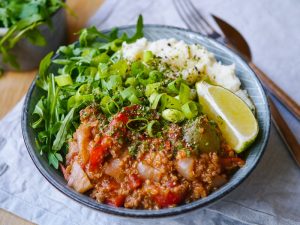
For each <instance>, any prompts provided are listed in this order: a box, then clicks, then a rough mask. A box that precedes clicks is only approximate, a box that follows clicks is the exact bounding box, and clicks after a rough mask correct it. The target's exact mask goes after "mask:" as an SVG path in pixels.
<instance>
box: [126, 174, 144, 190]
mask: <svg viewBox="0 0 300 225" xmlns="http://www.w3.org/2000/svg"><path fill="white" fill-rule="evenodd" d="M142 183H143V180H142V179H141V178H139V176H138V175H137V174H132V175H130V176H129V187H130V189H133V190H134V189H137V188H139V187H140V186H141V185H142Z"/></svg>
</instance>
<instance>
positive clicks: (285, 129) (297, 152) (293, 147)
mask: <svg viewBox="0 0 300 225" xmlns="http://www.w3.org/2000/svg"><path fill="white" fill-rule="evenodd" d="M268 100H269V105H270V110H271V114H272V120H273V122H274V125H275V127H276V128H277V130H278V132H279V134H280V136H281V137H282V139H283V141H284V142H285V144H286V145H287V147H288V149H289V151H290V153H291V155H292V156H293V158H294V159H295V161H296V163H297V165H298V166H299V167H300V145H299V143H298V141H297V139H296V137H295V136H294V134H293V132H292V131H291V130H290V128H289V126H288V125H287V123H286V122H285V120H284V119H283V118H282V116H281V114H280V112H279V111H278V109H277V107H276V105H275V104H274V102H273V100H272V99H271V97H268Z"/></svg>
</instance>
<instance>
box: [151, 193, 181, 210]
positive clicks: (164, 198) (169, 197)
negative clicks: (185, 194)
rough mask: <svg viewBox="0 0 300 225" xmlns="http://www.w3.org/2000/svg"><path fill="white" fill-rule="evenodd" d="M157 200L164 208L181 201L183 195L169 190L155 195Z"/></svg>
mask: <svg viewBox="0 0 300 225" xmlns="http://www.w3.org/2000/svg"><path fill="white" fill-rule="evenodd" d="M154 200H155V202H156V203H157V204H158V205H159V206H160V207H162V208H165V207H168V206H171V205H176V204H178V203H180V202H181V200H182V196H181V195H180V194H179V193H174V192H171V191H169V192H168V193H166V194H164V193H160V194H158V195H155V196H154Z"/></svg>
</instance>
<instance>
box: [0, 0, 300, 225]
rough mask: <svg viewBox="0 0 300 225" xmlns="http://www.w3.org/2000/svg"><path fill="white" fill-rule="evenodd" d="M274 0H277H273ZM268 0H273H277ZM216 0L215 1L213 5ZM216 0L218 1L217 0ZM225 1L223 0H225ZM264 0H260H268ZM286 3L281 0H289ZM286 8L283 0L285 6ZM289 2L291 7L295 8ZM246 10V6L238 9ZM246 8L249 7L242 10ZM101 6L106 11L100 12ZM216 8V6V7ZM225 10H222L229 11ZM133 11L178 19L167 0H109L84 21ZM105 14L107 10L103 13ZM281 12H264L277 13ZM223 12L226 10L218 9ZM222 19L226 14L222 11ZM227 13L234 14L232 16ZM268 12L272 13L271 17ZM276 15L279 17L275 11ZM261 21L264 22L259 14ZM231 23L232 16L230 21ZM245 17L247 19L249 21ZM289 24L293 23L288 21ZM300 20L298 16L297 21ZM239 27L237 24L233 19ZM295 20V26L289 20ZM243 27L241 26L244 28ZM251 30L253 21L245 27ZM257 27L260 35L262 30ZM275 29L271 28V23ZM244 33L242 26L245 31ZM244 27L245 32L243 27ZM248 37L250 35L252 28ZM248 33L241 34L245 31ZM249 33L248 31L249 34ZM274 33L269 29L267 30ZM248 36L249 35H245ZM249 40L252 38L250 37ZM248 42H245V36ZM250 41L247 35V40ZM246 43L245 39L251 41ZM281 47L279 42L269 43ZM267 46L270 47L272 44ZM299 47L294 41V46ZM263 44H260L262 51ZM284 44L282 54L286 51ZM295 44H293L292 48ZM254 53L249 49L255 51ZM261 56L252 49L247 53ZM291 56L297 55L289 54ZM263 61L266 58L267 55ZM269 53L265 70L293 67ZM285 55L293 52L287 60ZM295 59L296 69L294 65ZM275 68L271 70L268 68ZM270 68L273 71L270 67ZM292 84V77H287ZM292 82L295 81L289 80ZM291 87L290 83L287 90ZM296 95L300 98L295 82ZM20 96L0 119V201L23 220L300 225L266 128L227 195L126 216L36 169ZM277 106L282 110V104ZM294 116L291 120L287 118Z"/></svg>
mask: <svg viewBox="0 0 300 225" xmlns="http://www.w3.org/2000/svg"><path fill="white" fill-rule="evenodd" d="M276 1H277V2H279V0H276ZM276 1H272V2H276ZM208 2H209V1H203V2H202V3H203V5H205V6H206V7H207V8H208V9H217V11H218V10H219V12H221V9H222V7H223V9H226V10H229V9H231V8H230V7H229V6H228V5H230V4H229V3H223V4H221V1H214V2H213V3H210V4H209V3H208ZM216 2H219V3H220V4H221V5H217V4H216ZM222 2H223V1H222ZM226 2H227V1H226ZM230 2H231V6H232V7H233V6H234V7H235V8H232V11H230V12H238V11H239V10H237V9H236V7H237V8H239V9H240V10H242V9H244V7H250V6H251V7H252V8H251V7H250V8H251V9H252V13H253V14H252V16H253V15H256V14H255V13H257V14H259V13H261V10H259V8H260V6H261V4H262V3H258V2H260V1H258V0H256V4H255V1H254V3H253V5H252V4H250V3H247V5H246V6H242V3H238V2H239V1H230ZM267 2H268V1H267V0H265V3H264V4H265V6H266V5H267ZM287 2H288V3H289V4H290V9H291V10H292V11H293V12H295V11H297V10H298V11H300V5H299V4H298V8H297V7H294V8H293V6H292V4H291V2H292V1H287ZM288 3H285V4H288ZM285 7H286V6H285ZM295 8H296V9H295ZM244 10H245V9H244ZM246 11H247V12H248V11H250V9H247V10H246ZM107 12H108V13H107ZM222 12H223V11H222ZM230 12H228V14H230ZM139 13H143V15H144V18H145V22H146V23H148V22H152V23H160V24H170V25H177V26H184V24H183V23H182V22H181V20H180V18H179V17H178V15H177V14H176V12H175V8H174V7H173V5H172V1H169V0H167V1H146V0H140V1H129V0H123V1H116V0H107V2H106V3H105V4H104V6H102V7H101V9H100V10H99V11H98V13H96V15H95V16H94V17H93V18H92V19H91V21H90V22H89V24H96V25H98V26H100V27H101V28H109V27H111V26H114V25H124V24H134V22H135V20H136V17H137V15H138V14H139ZM246 15H247V13H245V15H238V14H236V17H235V18H239V23H233V24H234V25H237V26H238V24H243V23H245V24H249V23H250V19H249V18H248V17H246ZM107 16H108V17H107ZM276 16H278V17H280V15H277V14H276V15H275V17H274V15H273V16H271V15H270V14H267V15H266V17H267V18H269V19H270V17H272V18H273V17H274V18H275V19H276V18H277V17H276ZM224 17H225V18H226V16H224ZM227 18H231V16H228V17H227ZM233 18H234V17H233ZM274 18H273V19H274ZM280 18H281V17H280ZM260 20H261V21H262V20H264V21H269V20H268V19H263V18H260ZM229 22H237V21H229ZM251 23H252V22H251ZM295 23H296V22H295ZM298 23H299V24H298V25H300V22H298ZM240 26H241V25H240ZM295 26H296V25H295ZM244 30H245V29H244ZM252 30H253V31H255V27H252ZM267 31H268V30H266V31H264V32H265V33H266V34H264V35H265V36H267V35H269V34H268V33H267ZM273 31H274V30H273ZM247 32H249V31H247ZM249 33H251V32H249ZM254 36H255V35H254ZM247 37H248V36H247ZM252 37H253V36H252ZM274 38H276V36H274ZM250 39H251V35H249V41H250ZM251 40H253V39H251ZM250 43H251V41H250ZM253 44H254V42H253ZM251 47H252V46H251ZM275 47H277V49H280V47H279V46H275ZM275 47H274V48H275ZM298 50H299V47H298ZM262 51H263V50H261V52H262ZM287 51H288V50H286V51H283V50H281V53H282V54H283V55H288V54H289V53H287ZM293 51H294V50H293ZM254 53H255V52H254ZM254 56H255V58H258V59H259V58H260V55H259V54H256V55H254ZM295 56H296V54H295ZM268 60H270V59H268ZM268 60H265V61H261V65H262V66H263V67H265V68H266V70H269V73H270V75H271V73H272V71H273V72H274V73H280V71H278V70H280V69H281V73H283V72H285V71H289V72H290V73H286V74H285V76H286V77H288V76H291V77H292V76H293V75H290V74H293V73H292V72H293V70H291V69H289V65H290V64H291V62H290V64H288V65H287V66H286V67H284V68H281V65H279V64H278V65H277V64H272V65H269V64H268V63H267V62H268ZM291 60H292V59H291ZM295 66H298V68H299V69H300V66H299V65H295ZM275 71H276V72H275ZM272 74H273V73H272ZM290 85H291V86H292V85H293V82H290ZM295 87H296V86H295ZM288 91H289V93H293V88H290V89H288ZM295 93H296V95H295V97H296V98H297V99H299V98H300V95H299V93H298V92H296V88H295ZM22 105H23V100H22V101H21V102H20V103H18V105H17V106H16V107H15V108H14V109H13V111H11V112H10V113H9V114H8V115H7V116H6V117H5V118H4V119H3V120H2V121H1V122H0V207H1V208H3V209H5V210H8V211H10V212H12V213H14V214H17V215H19V216H21V217H23V218H26V219H27V220H30V221H32V222H34V223H38V224H46V225H47V224H49V225H53V224H55V225H60V224H64V225H66V224H84V225H94V224H112V225H114V224H157V225H159V224H200V223H201V224H300V207H299V204H300V172H299V168H298V167H297V166H296V164H295V163H294V161H293V160H292V158H291V157H290V154H289V153H288V151H287V149H286V147H285V146H284V144H283V142H282V141H281V139H280V138H279V136H278V133H277V132H276V131H275V130H274V128H273V127H272V131H271V136H270V141H269V144H268V147H267V149H266V153H265V154H264V156H263V158H262V160H261V162H260V163H259V165H258V167H257V168H256V169H255V171H254V172H253V173H252V174H251V176H250V177H249V178H247V180H246V181H245V182H244V183H243V184H241V185H240V186H239V187H238V188H237V189H236V190H234V191H233V192H232V193H231V194H230V195H228V196H226V197H225V198H223V199H222V200H220V201H218V202H217V203H215V204H214V205H211V206H209V207H207V208H205V209H202V210H196V211H194V212H191V213H188V214H186V215H184V216H182V217H179V218H169V219H152V220H149V219H144V220H136V219H128V218H120V217H114V216H111V215H108V214H104V213H101V212H98V211H95V210H92V209H90V208H88V207H85V206H82V205H80V204H79V203H77V202H75V201H73V200H71V199H69V198H68V197H66V196H64V195H63V194H61V193H60V192H59V191H58V190H56V189H55V188H54V187H52V186H51V185H50V184H49V183H48V182H47V181H46V179H45V178H44V177H43V176H42V175H41V174H40V173H39V171H38V170H37V169H36V167H35V166H34V164H33V162H32V160H31V159H30V157H29V155H28V153H27V150H26V147H25V145H24V142H23V138H22V134H21V125H20V121H21V112H22ZM281 110H283V111H284V109H283V108H281ZM284 112H285V116H287V118H288V119H289V121H291V122H290V124H291V125H292V127H293V129H294V131H295V132H297V134H298V135H297V138H300V135H299V133H300V129H299V128H300V127H299V123H297V122H295V120H293V118H292V117H291V115H289V114H288V113H287V112H286V111H284ZM293 121H294V122H293Z"/></svg>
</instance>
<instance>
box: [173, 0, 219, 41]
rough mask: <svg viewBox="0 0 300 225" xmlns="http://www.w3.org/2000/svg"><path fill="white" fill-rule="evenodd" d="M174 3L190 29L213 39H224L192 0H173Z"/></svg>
mask: <svg viewBox="0 0 300 225" xmlns="http://www.w3.org/2000/svg"><path fill="white" fill-rule="evenodd" d="M173 2H174V5H175V8H176V11H177V12H178V14H179V16H180V17H181V19H182V20H183V21H184V23H185V24H186V25H187V27H188V28H189V29H191V30H194V31H197V32H200V33H202V34H204V35H206V36H208V37H211V38H213V39H219V38H222V35H220V33H218V32H217V31H216V30H215V29H214V28H213V27H212V26H211V24H210V23H209V22H208V21H207V19H206V18H205V17H204V16H203V15H202V13H201V11H200V12H199V10H198V9H197V8H196V6H195V5H194V4H193V2H192V0H173Z"/></svg>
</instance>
